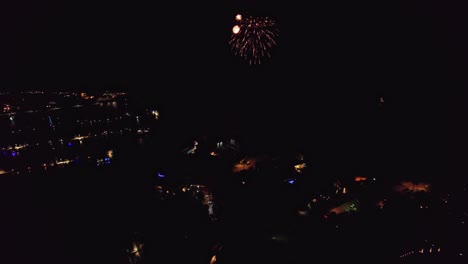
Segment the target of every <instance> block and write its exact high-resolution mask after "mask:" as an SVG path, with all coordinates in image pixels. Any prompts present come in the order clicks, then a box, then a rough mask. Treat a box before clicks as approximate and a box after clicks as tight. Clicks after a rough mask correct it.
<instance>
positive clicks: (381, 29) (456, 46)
mask: <svg viewBox="0 0 468 264" xmlns="http://www.w3.org/2000/svg"><path fill="white" fill-rule="evenodd" d="M273 2H275V3H273ZM375 2H376V1H364V2H363V1H360V2H356V1H315V2H307V3H305V2H304V1H266V0H261V1H259V0H240V1H239V0H237V1H235V0H229V1H212V0H207V1H166V2H165V3H156V2H153V3H151V4H143V3H132V2H121V1H76V2H70V1H65V2H64V1H52V0H47V1H40V2H38V1H31V0H20V1H8V3H6V4H3V7H2V8H1V9H2V16H1V17H2V20H1V26H0V33H1V36H2V41H1V44H0V45H1V48H2V49H1V52H2V56H1V62H0V67H1V72H2V73H1V75H0V85H1V87H2V88H3V89H15V88H36V87H37V88H41V89H48V88H50V89H67V88H93V89H107V88H109V87H123V88H126V89H131V90H144V89H146V87H151V88H152V89H158V90H161V91H165V90H166V88H165V87H168V86H172V87H171V89H173V88H178V89H182V88H181V86H187V84H189V83H188V82H187V80H192V81H191V83H192V84H193V85H194V86H197V89H215V90H216V89H227V90H229V88H227V87H229V86H234V87H237V88H239V87H250V86H252V87H257V86H258V84H262V86H264V87H265V88H267V87H271V86H272V85H274V84H278V83H283V84H286V83H287V84H288V86H297V84H301V85H307V86H314V87H317V86H327V85H330V84H332V83H334V82H337V84H338V85H335V86H345V85H351V83H353V82H358V83H359V85H357V86H361V87H362V86H369V85H370V86H375V85H377V86H385V85H390V84H389V83H391V82H398V83H399V86H401V83H400V82H406V81H415V80H418V79H425V80H426V81H427V80H428V76H427V74H426V72H427V71H431V73H434V72H437V73H438V74H439V75H440V76H439V77H440V78H442V77H441V75H445V76H444V78H445V77H447V76H446V75H450V76H449V77H450V78H451V80H456V81H461V80H463V81H465V76H464V74H462V73H463V72H465V71H466V59H467V53H466V48H465V47H467V46H468V45H466V44H468V43H467V39H466V34H465V32H466V18H465V17H466V16H464V14H463V11H461V10H466V9H464V8H463V6H461V5H460V4H450V3H446V1H422V0H417V1H415V0H410V1H385V3H375ZM378 2H381V1H378ZM439 2H440V3H439ZM442 2H443V4H442ZM5 5H6V6H5ZM238 12H239V13H243V14H253V15H267V16H271V17H274V18H276V19H277V21H278V25H279V29H280V32H281V35H280V42H279V43H280V45H279V47H278V49H276V51H275V54H274V57H273V60H272V61H271V62H270V64H269V65H266V66H263V67H260V69H251V68H249V67H247V66H246V65H245V64H242V63H240V62H239V61H238V60H237V59H236V58H234V57H233V56H232V55H231V53H230V52H229V50H228V46H227V41H228V38H229V35H230V29H231V27H232V22H233V17H234V15H235V14H236V13H238ZM278 73H279V74H278ZM430 75H432V74H430ZM181 76H183V77H182V78H181ZM432 77H435V76H432ZM344 79H346V81H344ZM444 80H445V79H444ZM427 82H428V83H433V81H432V80H431V81H427ZM391 85H393V84H391ZM353 86H356V85H355V84H353ZM221 87H226V88H221ZM184 89H185V88H184ZM249 89H250V88H249ZM319 89H320V88H319Z"/></svg>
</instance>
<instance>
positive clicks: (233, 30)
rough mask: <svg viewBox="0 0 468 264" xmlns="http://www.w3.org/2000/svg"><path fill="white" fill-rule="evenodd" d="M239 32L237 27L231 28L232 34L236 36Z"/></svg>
mask: <svg viewBox="0 0 468 264" xmlns="http://www.w3.org/2000/svg"><path fill="white" fill-rule="evenodd" d="M239 31H240V27H239V26H238V25H235V26H234V27H232V33H234V34H238V33H239Z"/></svg>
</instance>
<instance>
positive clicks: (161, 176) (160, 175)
mask: <svg viewBox="0 0 468 264" xmlns="http://www.w3.org/2000/svg"><path fill="white" fill-rule="evenodd" d="M158 177H159V178H165V177H166V175H164V174H162V173H160V172H158Z"/></svg>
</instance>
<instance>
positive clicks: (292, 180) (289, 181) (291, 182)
mask: <svg viewBox="0 0 468 264" xmlns="http://www.w3.org/2000/svg"><path fill="white" fill-rule="evenodd" d="M295 181H296V180H295V179H291V180H288V183H289V184H293V183H294V182H295Z"/></svg>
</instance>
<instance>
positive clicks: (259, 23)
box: [229, 14, 278, 65]
mask: <svg viewBox="0 0 468 264" xmlns="http://www.w3.org/2000/svg"><path fill="white" fill-rule="evenodd" d="M235 20H236V21H237V23H236V25H235V26H234V27H233V28H232V33H233V34H232V35H231V39H230V41H229V45H230V46H231V50H232V51H233V53H234V54H235V55H236V56H240V57H241V58H243V59H244V60H246V61H248V63H249V64H250V65H252V64H261V63H262V61H264V60H266V59H269V58H270V57H271V51H272V49H273V48H274V47H275V46H276V45H277V38H278V29H277V27H276V22H275V21H274V20H273V19H271V18H269V17H252V16H249V17H247V18H242V16H241V15H240V14H238V15H236V17H235Z"/></svg>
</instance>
